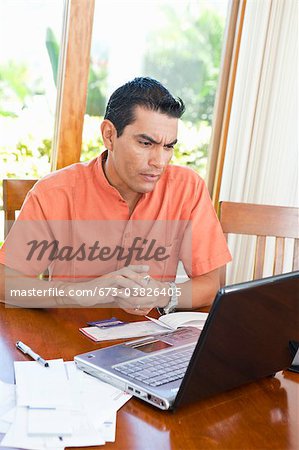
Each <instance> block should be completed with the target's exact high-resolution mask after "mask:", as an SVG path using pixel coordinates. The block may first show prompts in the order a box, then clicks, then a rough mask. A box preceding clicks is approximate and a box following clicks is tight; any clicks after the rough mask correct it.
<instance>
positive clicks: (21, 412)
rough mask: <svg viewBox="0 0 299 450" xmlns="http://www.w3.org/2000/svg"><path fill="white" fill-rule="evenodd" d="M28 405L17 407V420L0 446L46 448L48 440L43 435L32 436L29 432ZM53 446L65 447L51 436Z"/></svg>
mask: <svg viewBox="0 0 299 450" xmlns="http://www.w3.org/2000/svg"><path fill="white" fill-rule="evenodd" d="M27 413H28V408H27V407H21V406H19V407H17V408H16V414H15V420H14V422H13V423H12V425H11V426H10V428H9V431H8V433H7V434H6V435H5V436H4V438H3V440H2V442H1V444H0V446H2V447H16V448H25V449H31V450H44V449H45V443H46V441H45V440H44V438H42V437H30V436H28V434H27ZM51 444H52V445H51V447H52V448H56V449H57V450H60V449H63V448H64V445H61V444H60V440H59V439H58V438H51Z"/></svg>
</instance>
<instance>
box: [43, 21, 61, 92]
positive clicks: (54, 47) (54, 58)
mask: <svg viewBox="0 0 299 450" xmlns="http://www.w3.org/2000/svg"><path fill="white" fill-rule="evenodd" d="M46 47H47V50H48V55H49V58H50V63H51V67H52V75H53V79H54V83H55V86H57V72H58V60H59V43H58V41H57V39H56V36H55V34H54V32H53V30H52V29H51V28H47V31H46Z"/></svg>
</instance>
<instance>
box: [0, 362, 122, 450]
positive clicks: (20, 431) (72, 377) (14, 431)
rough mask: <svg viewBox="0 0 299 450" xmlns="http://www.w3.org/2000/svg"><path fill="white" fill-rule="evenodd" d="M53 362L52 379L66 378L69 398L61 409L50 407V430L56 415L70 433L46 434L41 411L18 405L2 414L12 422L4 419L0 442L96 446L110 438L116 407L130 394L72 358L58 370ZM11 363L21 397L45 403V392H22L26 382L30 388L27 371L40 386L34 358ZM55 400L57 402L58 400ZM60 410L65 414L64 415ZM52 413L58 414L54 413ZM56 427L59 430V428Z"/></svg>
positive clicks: (36, 448) (24, 445)
mask: <svg viewBox="0 0 299 450" xmlns="http://www.w3.org/2000/svg"><path fill="white" fill-rule="evenodd" d="M28 364H30V365H31V366H32V369H30V370H29V369H28ZM56 366H57V367H58V369H57V372H56V371H55V370H53V374H54V375H53V376H54V378H55V379H56V381H59V378H60V377H62V379H63V380H64V379H66V383H67V385H68V392H69V394H70V396H71V401H70V402H69V399H67V406H66V407H65V408H64V410H63V412H62V410H61V406H57V407H56V409H53V417H51V418H50V420H49V421H50V422H51V421H53V422H54V428H53V430H52V431H53V433H55V432H57V431H58V428H55V427H58V422H57V418H58V416H59V420H60V422H62V423H63V424H64V425H66V426H67V427H69V429H71V432H72V434H71V435H62V436H58V435H57V436H54V435H53V436H50V435H49V434H48V433H49V427H50V425H51V424H49V423H46V420H45V421H43V420H44V419H45V417H41V416H42V415H43V412H42V411H38V410H34V409H32V408H29V407H27V406H20V405H19V406H17V407H15V408H14V410H11V411H8V412H7V413H6V414H5V415H4V417H5V418H6V419H7V420H8V421H11V422H12V423H11V424H9V423H8V422H7V424H8V425H9V429H8V431H7V434H6V436H5V437H4V439H3V441H2V443H1V444H0V446H5V447H17V448H25V449H31V450H40V449H42V450H50V449H53V450H54V449H55V450H61V449H62V448H64V447H76V446H80V447H84V446H94V445H98V446H99V445H104V444H105V441H109V442H114V440H115V430H116V411H117V410H118V409H119V408H120V407H121V406H122V405H123V404H124V403H126V402H127V401H128V400H129V399H130V398H131V396H130V395H128V394H126V393H124V392H123V391H121V390H119V389H117V388H115V387H113V386H110V385H109V384H106V383H104V382H102V381H101V380H98V379H97V378H94V377H92V376H90V375H88V374H86V373H85V372H83V371H81V370H79V369H77V367H76V365H75V363H74V362H73V361H71V362H67V363H64V364H62V366H63V369H64V371H61V364H60V362H57V361H56V362H54V363H53V364H52V368H54V369H55V368H56ZM15 367H16V371H17V372H18V376H16V380H17V382H18V383H20V386H21V388H20V396H21V399H23V401H26V402H28V401H30V402H31V401H33V403H36V402H40V401H41V400H42V399H45V402H46V403H47V404H49V399H48V397H47V395H45V396H44V397H42V398H40V397H39V396H31V397H28V396H27V399H26V395H25V394H24V392H25V387H26V386H27V389H28V385H30V389H31V388H33V387H32V385H31V380H30V377H29V375H30V374H33V375H32V376H33V379H34V380H35V381H36V382H37V383H38V386H37V387H38V389H40V385H41V381H40V379H39V377H38V376H37V373H38V372H39V369H44V368H43V367H42V366H40V368H39V369H37V368H36V367H37V366H36V362H34V361H28V362H25V365H24V366H20V365H19V364H16V365H15ZM38 367H39V366H38ZM50 367H51V361H50ZM49 370H50V369H49ZM48 373H49V372H48ZM48 373H47V377H48V378H47V382H49V383H50V384H51V383H52V379H51V377H49V375H48ZM22 374H25V376H24V378H23V379H21V378H20V377H21V376H22ZM63 383H64V381H63ZM45 386H47V385H45ZM18 388H19V386H18ZM33 389H34V388H33ZM58 390H59V389H58ZM23 391H24V392H23ZM44 391H47V387H45V388H44ZM59 403H61V401H60V402H59ZM63 413H64V414H65V415H64V416H63ZM55 414H58V415H57V416H55ZM61 414H62V415H61ZM45 415H46V414H45ZM34 416H35V417H34ZM52 425H53V424H52ZM47 427H48V428H47ZM32 430H34V433H36V434H35V435H30V434H29V433H28V432H32ZM59 431H61V429H60V430H59ZM44 433H46V434H44Z"/></svg>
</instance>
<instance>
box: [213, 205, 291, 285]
mask: <svg viewBox="0 0 299 450" xmlns="http://www.w3.org/2000/svg"><path fill="white" fill-rule="evenodd" d="M220 223H221V225H222V229H223V232H224V233H225V235H226V237H227V236H228V234H231V233H232V234H245V235H254V236H257V239H256V247H255V256H254V269H253V275H252V278H253V279H254V280H255V279H258V278H262V277H263V267H264V259H265V248H266V238H267V237H270V236H272V237H275V256H274V265H273V273H272V274H273V275H278V274H281V273H282V271H283V265H284V256H285V255H284V249H285V239H286V238H292V239H294V251H293V262H292V270H298V268H299V208H292V207H286V206H269V205H256V204H250V203H235V202H221V203H220ZM224 284H225V270H223V272H222V274H221V285H224Z"/></svg>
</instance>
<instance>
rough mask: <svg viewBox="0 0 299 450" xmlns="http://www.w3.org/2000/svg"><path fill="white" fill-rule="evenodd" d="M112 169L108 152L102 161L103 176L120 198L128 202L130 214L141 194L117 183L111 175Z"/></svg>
mask: <svg viewBox="0 0 299 450" xmlns="http://www.w3.org/2000/svg"><path fill="white" fill-rule="evenodd" d="M113 171H114V169H113V168H111V165H110V164H109V154H108V157H107V159H106V160H104V161H103V172H104V174H105V177H106V179H107V181H108V183H109V184H110V185H111V186H113V187H114V188H115V189H117V190H118V192H119V193H120V195H121V196H122V198H123V199H124V200H125V202H126V203H127V204H128V207H129V212H130V215H131V214H132V212H133V211H134V209H135V206H136V205H137V203H138V201H139V199H140V198H141V196H142V194H140V193H138V192H133V191H129V190H128V189H125V188H124V187H122V185H121V184H118V183H117V182H115V181H114V179H113V178H114V177H113Z"/></svg>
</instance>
